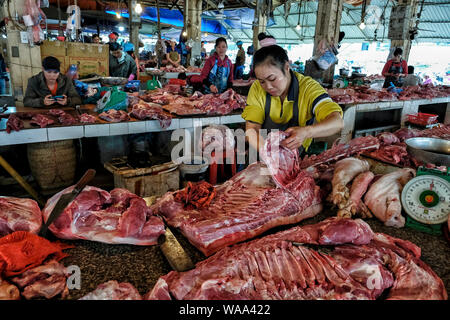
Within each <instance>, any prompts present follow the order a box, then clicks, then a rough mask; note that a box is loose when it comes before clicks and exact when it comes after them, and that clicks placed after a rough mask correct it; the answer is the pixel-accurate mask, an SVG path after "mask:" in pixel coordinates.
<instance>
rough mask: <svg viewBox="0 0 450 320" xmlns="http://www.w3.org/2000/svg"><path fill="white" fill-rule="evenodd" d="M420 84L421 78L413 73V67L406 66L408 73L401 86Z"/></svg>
mask: <svg viewBox="0 0 450 320" xmlns="http://www.w3.org/2000/svg"><path fill="white" fill-rule="evenodd" d="M419 84H422V79H421V78H420V77H419V76H416V75H415V74H414V67H413V66H408V75H407V76H406V77H405V79H404V80H403V86H404V87H408V86H417V85H419Z"/></svg>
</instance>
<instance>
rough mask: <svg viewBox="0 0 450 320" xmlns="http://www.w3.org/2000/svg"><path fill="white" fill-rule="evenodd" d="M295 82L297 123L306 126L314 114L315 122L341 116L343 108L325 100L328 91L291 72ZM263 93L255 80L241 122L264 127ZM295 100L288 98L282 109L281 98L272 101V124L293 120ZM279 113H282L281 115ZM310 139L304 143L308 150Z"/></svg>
mask: <svg viewBox="0 0 450 320" xmlns="http://www.w3.org/2000/svg"><path fill="white" fill-rule="evenodd" d="M294 75H295V76H296V77H297V79H298V85H299V90H298V95H299V97H298V105H299V113H298V123H299V124H300V125H301V126H305V125H306V122H307V121H308V120H310V119H311V118H312V116H313V113H314V115H315V117H316V121H317V122H320V121H322V120H323V119H325V118H326V117H327V116H328V115H330V114H331V113H333V112H336V111H337V112H339V113H340V114H341V117H342V116H343V112H342V108H341V107H340V106H339V105H338V104H337V103H335V102H333V100H331V98H330V97H329V96H328V94H327V91H326V90H325V89H324V88H323V87H322V86H321V85H320V84H319V83H318V82H317V81H315V80H314V79H312V78H311V77H305V76H304V75H302V74H300V73H297V72H295V71H294ZM265 105H266V91H265V90H264V89H263V88H262V87H261V84H260V83H259V80H256V81H255V82H254V83H253V84H252V86H251V87H250V91H249V93H248V96H247V106H246V107H245V109H244V111H243V112H242V118H243V119H244V120H246V121H252V122H255V123H259V124H261V125H262V124H263V123H264V119H265ZM293 105H294V97H290V96H289V94H288V96H287V97H286V99H284V101H283V105H281V100H280V97H271V104H270V113H269V114H270V118H271V119H272V121H273V122H275V123H279V124H286V123H288V122H289V120H290V119H291V118H292V116H293ZM281 111H282V112H281ZM311 142H312V139H306V140H305V141H304V142H303V146H304V148H305V149H306V150H307V149H308V147H309V145H310V144H311Z"/></svg>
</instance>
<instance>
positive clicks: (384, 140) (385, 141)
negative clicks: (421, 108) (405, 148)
mask: <svg viewBox="0 0 450 320" xmlns="http://www.w3.org/2000/svg"><path fill="white" fill-rule="evenodd" d="M377 138H378V140H380V143H381V145H391V144H394V143H399V142H400V139H399V138H398V137H397V136H396V135H395V134H394V133H391V132H382V133H380V134H378V135H377Z"/></svg>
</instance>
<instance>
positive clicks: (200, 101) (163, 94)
mask: <svg viewBox="0 0 450 320" xmlns="http://www.w3.org/2000/svg"><path fill="white" fill-rule="evenodd" d="M140 98H141V99H142V100H144V101H147V102H153V103H158V104H161V105H163V108H164V109H165V110H167V111H169V112H170V113H174V114H177V115H182V116H185V115H197V114H208V115H225V114H229V113H231V112H232V111H234V110H237V109H242V108H244V107H245V98H244V97H242V96H241V95H239V94H237V93H236V92H235V91H234V90H233V89H228V90H227V91H225V92H224V93H222V94H213V93H211V94H206V95H204V94H202V93H201V92H199V91H196V92H194V94H193V95H192V96H191V97H184V96H180V95H176V94H171V93H168V92H167V91H164V90H163V89H157V90H153V91H151V92H149V93H147V94H145V95H142V96H140Z"/></svg>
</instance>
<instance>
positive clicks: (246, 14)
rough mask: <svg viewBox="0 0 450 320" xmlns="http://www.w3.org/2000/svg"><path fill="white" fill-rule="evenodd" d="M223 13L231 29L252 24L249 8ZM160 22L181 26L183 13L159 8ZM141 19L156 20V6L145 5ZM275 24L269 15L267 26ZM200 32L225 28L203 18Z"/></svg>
mask: <svg viewBox="0 0 450 320" xmlns="http://www.w3.org/2000/svg"><path fill="white" fill-rule="evenodd" d="M106 12H107V13H109V14H113V15H115V14H116V12H115V11H106ZM214 13H216V14H217V11H211V12H209V11H208V12H205V13H204V14H203V16H205V15H208V16H211V18H214V16H213V14H214ZM223 13H224V15H225V16H226V17H227V18H230V19H224V21H225V23H226V24H227V25H229V26H230V27H231V28H233V29H252V24H253V22H254V20H255V10H254V9H250V8H242V9H234V10H224V12H223ZM159 15H160V18H159V20H160V22H161V23H165V24H170V25H172V26H174V27H180V28H182V27H183V14H182V13H181V12H180V11H179V10H169V9H159ZM122 16H123V17H125V18H128V13H127V12H125V13H124V12H122ZM141 19H146V20H150V21H154V22H157V21H158V16H157V12H156V8H154V7H146V8H145V11H144V12H143V13H142V14H141ZM274 24H275V21H274V19H273V17H269V19H268V21H267V27H270V26H272V25H274ZM201 32H208V33H216V34H223V35H226V34H228V33H227V30H226V29H225V27H224V26H223V25H222V24H221V23H220V21H217V20H210V19H203V18H202V27H201Z"/></svg>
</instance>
